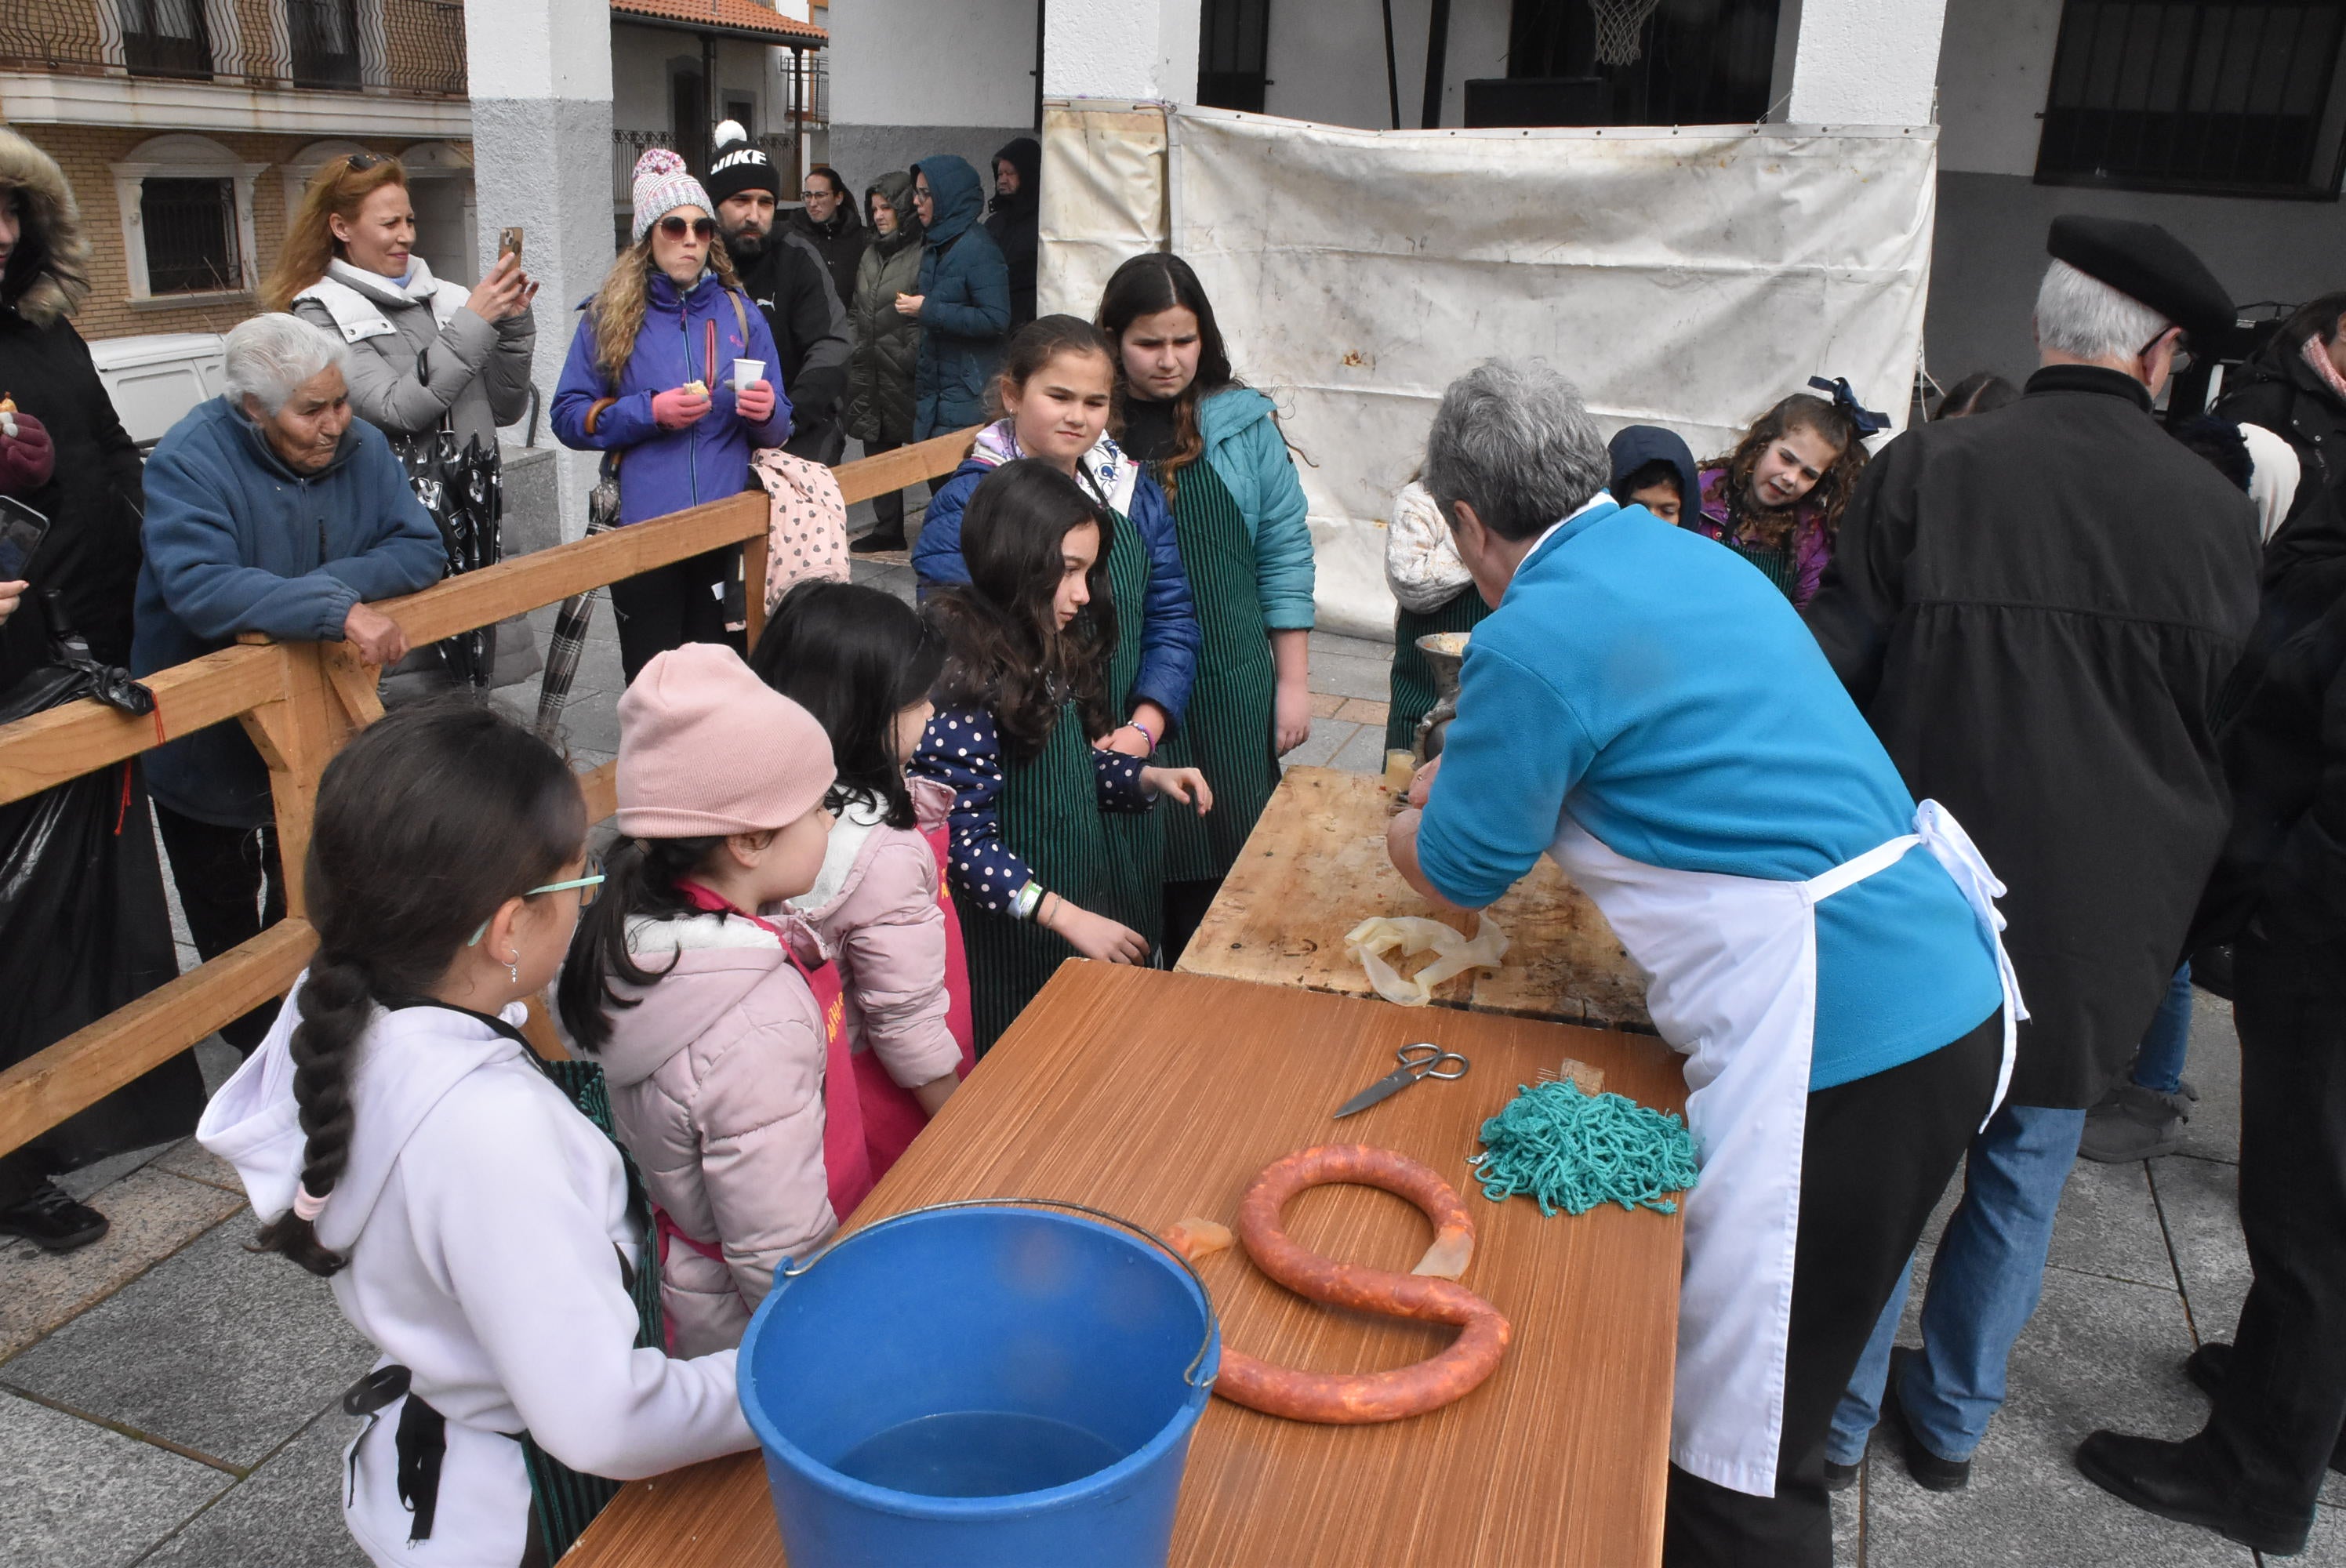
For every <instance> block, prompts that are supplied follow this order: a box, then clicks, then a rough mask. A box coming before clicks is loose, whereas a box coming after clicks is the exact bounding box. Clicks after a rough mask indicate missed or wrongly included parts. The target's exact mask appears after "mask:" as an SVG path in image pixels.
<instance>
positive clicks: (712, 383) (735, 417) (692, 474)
mask: <svg viewBox="0 0 2346 1568" xmlns="http://www.w3.org/2000/svg"><path fill="white" fill-rule="evenodd" d="M635 199H636V214H635V231H634V232H635V242H634V243H633V244H632V245H630V246H629V247H628V248H627V249H625V250H623V251H621V252H620V253H619V256H618V259H617V260H615V261H613V262H612V263H611V270H610V273H609V275H608V276H607V277H606V278H605V279H604V280H603V287H602V288H601V290H598V291H597V293H596V295H595V297H594V298H593V299H592V300H588V301H586V305H585V311H586V314H585V315H584V316H583V317H582V318H581V319H580V321H579V322H578V331H577V333H576V335H575V336H574V337H573V338H572V339H571V341H570V358H569V359H568V361H566V362H565V363H564V365H563V367H562V382H561V384H560V385H559V386H557V387H556V389H555V393H554V433H555V434H556V435H557V436H559V437H561V439H562V443H563V444H564V445H565V446H571V447H577V448H580V449H582V450H586V451H594V452H610V453H616V454H617V455H618V457H619V458H620V463H619V522H620V524H622V525H623V526H624V525H625V524H629V523H640V522H642V521H643V520H644V519H645V518H647V517H658V516H660V515H662V514H666V513H669V512H680V511H682V510H683V509H684V508H686V507H688V506H694V505H698V504H700V503H701V502H704V501H721V500H723V499H724V498H725V497H726V496H729V495H736V494H739V493H740V492H741V491H742V490H743V489H744V488H745V487H746V486H747V485H748V484H749V480H750V451H751V449H752V448H755V447H767V446H780V445H781V444H782V443H783V442H784V441H786V440H788V439H789V437H790V401H789V400H788V399H787V398H785V397H783V396H782V392H781V388H780V379H779V376H778V374H777V372H776V371H775V368H774V365H775V353H774V338H773V333H772V332H771V331H770V330H769V329H768V328H767V326H766V318H765V316H764V314H763V313H762V312H760V311H759V310H758V308H757V306H756V304H755V303H754V302H753V301H751V300H749V299H748V298H747V297H746V296H745V295H744V294H743V293H742V292H741V290H740V287H739V283H738V282H737V281H736V280H735V279H734V275H733V264H732V262H731V261H730V260H728V259H727V257H726V254H725V248H724V247H723V246H721V245H719V244H717V243H716V239H717V221H716V216H715V213H716V209H715V207H714V205H713V204H712V203H711V202H710V201H709V192H708V191H707V190H706V189H704V188H702V187H701V184H700V182H699V180H697V179H695V178H692V176H691V175H690V174H689V173H688V172H687V171H686V169H685V167H684V160H683V159H682V158H678V156H677V155H676V154H675V153H673V152H671V151H669V150H668V148H658V147H656V148H652V149H651V150H650V151H649V152H647V153H645V154H644V156H643V157H642V158H639V159H637V163H636V172H635ZM752 362H754V364H755V366H756V370H755V372H751V371H750V364H751V363H752ZM737 365H739V366H740V367H741V376H740V380H739V382H737V381H736V370H735V367H736V366H737ZM740 558H741V552H740V547H739V545H729V546H728V547H726V548H724V549H721V550H711V551H710V552H709V553H708V554H707V555H695V556H694V557H692V558H691V559H690V560H688V561H678V562H677V563H675V564H674V565H668V566H663V567H660V568H658V570H656V571H651V572H646V573H643V574H641V575H637V576H634V577H629V578H627V580H626V581H624V582H619V583H614V584H613V585H611V605H612V607H613V609H615V610H616V611H617V614H618V620H619V659H620V663H621V664H622V665H623V666H624V667H626V670H627V678H628V679H629V680H633V679H635V677H636V672H637V671H638V670H640V669H642V668H643V667H644V666H645V665H647V664H648V663H650V662H651V659H652V657H653V656H654V655H656V654H659V653H664V652H666V651H667V650H668V649H669V648H673V647H680V646H682V645H683V644H685V643H688V642H724V643H733V644H734V645H735V647H736V650H737V651H739V642H738V640H737V639H736V637H735V636H732V635H730V634H729V633H728V632H727V631H726V629H725V614H724V610H723V606H722V602H721V599H720V595H721V593H722V591H723V590H724V588H725V586H726V585H728V584H729V583H730V582H732V581H733V580H734V579H735V577H736V576H737V575H738V573H739V562H740Z"/></svg>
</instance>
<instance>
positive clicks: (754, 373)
mask: <svg viewBox="0 0 2346 1568" xmlns="http://www.w3.org/2000/svg"><path fill="white" fill-rule="evenodd" d="M765 379H766V361H763V360H735V361H733V390H734V391H735V392H747V391H748V390H749V389H750V386H751V385H753V384H754V383H756V382H761V381H764V380H765Z"/></svg>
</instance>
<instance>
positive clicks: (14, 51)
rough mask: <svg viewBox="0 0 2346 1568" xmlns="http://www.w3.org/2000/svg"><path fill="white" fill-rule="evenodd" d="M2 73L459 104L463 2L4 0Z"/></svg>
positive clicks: (462, 81)
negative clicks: (192, 83) (209, 84)
mask: <svg viewBox="0 0 2346 1568" xmlns="http://www.w3.org/2000/svg"><path fill="white" fill-rule="evenodd" d="M378 16H379V17H380V21H379V22H378V20H377V17H378ZM0 70H16V71H51V72H57V73H61V74H65V75H69V76H123V77H141V78H146V77H155V78H162V79H168V80H177V81H199V82H219V83H224V84H226V85H229V86H231V87H257V88H269V89H277V88H288V87H291V88H301V89H304V90H311V91H323V92H345V93H348V92H382V93H394V94H398V95H400V96H403V97H448V98H461V97H464V95H465V76H464V5H463V4H462V0H379V4H377V5H361V4H360V3H359V0H0Z"/></svg>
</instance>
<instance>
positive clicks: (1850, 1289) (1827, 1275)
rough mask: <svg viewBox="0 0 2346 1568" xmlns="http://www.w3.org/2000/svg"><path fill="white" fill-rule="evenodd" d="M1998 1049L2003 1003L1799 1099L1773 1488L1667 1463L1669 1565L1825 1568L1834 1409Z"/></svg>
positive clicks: (1981, 1114) (1979, 1113)
mask: <svg viewBox="0 0 2346 1568" xmlns="http://www.w3.org/2000/svg"><path fill="white" fill-rule="evenodd" d="M2003 1060H2004V1013H2003V1012H2002V1010H2001V1009H1999V1010H1998V1011H1997V1012H1995V1013H1992V1014H1990V1015H1989V1017H1988V1020H1987V1022H1986V1023H1983V1024H1981V1025H1980V1026H1979V1027H1978V1028H1976V1029H1974V1030H1973V1031H1972V1032H1971V1033H1968V1034H1965V1035H1964V1037H1963V1038H1962V1039H1960V1040H1957V1041H1956V1042H1954V1043H1953V1044H1951V1045H1947V1046H1944V1047H1943V1048H1941V1049H1939V1050H1937V1051H1933V1053H1931V1054H1929V1055H1927V1056H1922V1057H1917V1058H1916V1059H1915V1060H1913V1061H1912V1062H1908V1063H1906V1064H1903V1065H1902V1066H1897V1067H1892V1068H1891V1069H1890V1070H1889V1071H1888V1072H1886V1073H1876V1074H1873V1076H1872V1077H1870V1078H1860V1079H1858V1080H1857V1081H1856V1082H1855V1083H1851V1084H1839V1085H1837V1086H1835V1087H1833V1088H1831V1089H1820V1090H1818V1091H1817V1092H1816V1093H1815V1094H1812V1095H1810V1096H1809V1109H1808V1129H1807V1132H1806V1135H1805V1136H1804V1137H1803V1139H1802V1142H1801V1147H1800V1238H1799V1241H1798V1242H1797V1243H1796V1244H1795V1247H1794V1250H1793V1261H1792V1313H1791V1329H1790V1342H1789V1344H1788V1345H1787V1347H1786V1352H1785V1358H1784V1429H1783V1435H1782V1438H1781V1440H1780V1443H1779V1445H1778V1449H1777V1458H1776V1495H1775V1496H1774V1497H1772V1498H1770V1497H1752V1496H1749V1495H1748V1494H1746V1493H1743V1492H1731V1491H1729V1490H1728V1489H1727V1488H1726V1487H1723V1486H1720V1485H1719V1484H1717V1483H1716V1482H1713V1481H1705V1480H1703V1479H1702V1478H1700V1477H1699V1476H1695V1475H1690V1474H1688V1472H1687V1471H1682V1470H1680V1469H1678V1466H1676V1465H1672V1466H1671V1467H1670V1488H1669V1501H1668V1509H1667V1512H1666V1513H1665V1516H1664V1523H1663V1528H1662V1562H1663V1563H1664V1565H1665V1568H1831V1563H1832V1507H1831V1503H1830V1502H1829V1501H1828V1500H1827V1497H1826V1493H1825V1436H1826V1433H1827V1431H1829V1430H1830V1428H1831V1424H1832V1413H1833V1407H1834V1406H1835V1405H1837V1404H1839V1403H1840V1402H1841V1390H1844V1389H1846V1388H1848V1387H1849V1379H1850V1374H1851V1372H1854V1371H1855V1370H1857V1358H1858V1356H1859V1354H1860V1353H1861V1352H1862V1351H1863V1350H1864V1349H1865V1342H1866V1340H1867V1339H1869V1338H1871V1337H1872V1333H1873V1325H1874V1322H1875V1320H1876V1319H1879V1318H1880V1317H1881V1316H1882V1305H1883V1303H1885V1302H1887V1301H1888V1300H1889V1299H1890V1290H1891V1288H1892V1286H1894V1285H1896V1284H1897V1283H1898V1274H1899V1271H1900V1270H1901V1269H1902V1268H1905V1267H1906V1259H1907V1258H1908V1257H1910V1256H1912V1255H1913V1251H1914V1244H1915V1243H1916V1242H1917V1241H1918V1240H1920V1239H1921V1238H1922V1235H1923V1226H1924V1225H1926V1224H1928V1223H1929V1221H1930V1218H1931V1208H1932V1206H1933V1205H1934V1204H1936V1203H1937V1202H1938V1201H1939V1195H1940V1194H1942V1193H1943V1192H1944V1191H1946V1188H1947V1183H1948V1182H1949V1181H1950V1180H1952V1179H1953V1176H1954V1174H1955V1166H1956V1163H1957V1162H1958V1161H1960V1160H1961V1159H1962V1158H1963V1154H1964V1147H1965V1146H1966V1145H1968V1144H1969V1143H1970V1142H1971V1137H1972V1135H1973V1134H1974V1133H1975V1132H1977V1131H1978V1130H1979V1125H1980V1123H1981V1121H1982V1120H1984V1118H1985V1117H1986V1115H1987V1108H1988V1101H1989V1099H1990V1098H1991V1097H1992V1096H1993V1095H1994V1093H1995V1079H1996V1072H1997V1069H1998V1067H1999V1066H2000V1065H2001V1064H2002V1063H2003Z"/></svg>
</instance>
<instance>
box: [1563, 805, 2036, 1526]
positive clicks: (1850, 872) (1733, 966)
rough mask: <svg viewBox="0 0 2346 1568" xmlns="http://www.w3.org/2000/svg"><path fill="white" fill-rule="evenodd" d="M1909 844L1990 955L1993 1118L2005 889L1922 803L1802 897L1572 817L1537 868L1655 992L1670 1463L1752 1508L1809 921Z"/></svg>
mask: <svg viewBox="0 0 2346 1568" xmlns="http://www.w3.org/2000/svg"><path fill="white" fill-rule="evenodd" d="M1917 844H1922V845H1923V846H1925V847H1927V848H1928V849H1929V850H1930V851H1931V853H1932V854H1933V856H1934V857H1936V858H1937V860H1939V862H1940V864H1942V865H1943V866H1945V867H1946V869H1947V871H1948V872H1949V874H1951V875H1952V876H1953V878H1954V880H1955V885H1956V886H1957V887H1959V888H1961V889H1962V890H1963V892H1964V898H1965V899H1966V900H1967V901H1969V902H1970V904H1971V906H1972V909H1973V911H1974V913H1976V914H1977V915H1978V916H1979V919H1980V921H1981V923H1982V926H1983V928H1984V930H1985V931H1987V932H1989V933H1990V935H1991V937H1992V938H1994V947H1995V955H1996V968H1997V970H1998V972H1999V973H2000V974H2001V977H2002V979H2003V983H2004V1066H2003V1069H2002V1070H2001V1071H2000V1072H1999V1073H1998V1074H1997V1076H1996V1085H1995V1098H1994V1101H1993V1102H1991V1104H1990V1108H1989V1109H1990V1115H1993V1114H1994V1106H1995V1105H2001V1104H2002V1103H2003V1100H2004V1089H2005V1087H2006V1086H2007V1085H2008V1084H2010V1083H2011V1081H2012V1058H2013V1044H2014V1026H2015V1024H2016V1023H2017V1022H2018V1021H2019V1020H2020V1019H2022V1018H2025V1017H2026V1016H2027V1013H2026V1012H2025V1010H2024V1009H2023V1008H2022V1006H2021V1002H2020V992H2019V988H2018V986H2017V984H2016V983H2015V980H2014V978H2013V972H2012V963H2011V961H2010V960H2009V959H2007V958H2006V957H2005V956H2004V942H2003V940H2002V939H2001V938H2000V937H1994V933H1995V932H2000V931H2002V930H2003V929H2004V919H2003V917H2002V916H2001V915H1999V914H1997V913H1996V912H1995V904H1994V900H1995V898H1996V897H1997V896H1998V895H2000V894H2001V893H2003V891H2004V884H2003V883H2001V882H1999V881H1996V880H1995V877H1994V873H1993V872H1991V871H1989V870H1988V868H1987V865H1986V862H1985V861H1984V860H1982V859H1981V858H1980V854H1979V851H1978V850H1977V849H1975V848H1974V846H1973V844H1972V841H1971V839H1970V838H1969V837H1968V836H1967V835H1966V834H1965V833H1964V830H1963V828H1962V826H1961V825H1960V824H1958V823H1957V822H1956V821H1955V820H1954V819H1953V817H1951V816H1949V815H1948V814H1947V813H1946V812H1945V811H1944V810H1943V809H1940V807H1939V805H1938V803H1937V802H1936V801H1933V800H1925V801H1923V804H1922V805H1921V806H1920V807H1918V808H1917V809H1916V810H1915V812H1914V831H1913V833H1912V834H1910V835H1908V836H1906V837H1903V838H1898V839H1892V840H1890V841H1889V842H1888V843H1886V844H1882V845H1880V846H1878V847H1877V848H1874V849H1872V850H1867V851H1866V852H1865V853H1864V854H1862V855H1860V856H1858V857H1857V858H1856V859H1855V860H1850V861H1848V862H1846V863H1845V864H1842V865H1840V866H1836V867H1834V868H1833V869H1832V870H1831V871H1827V872H1825V873H1824V875H1822V876H1821V877H1816V878H1813V879H1811V880H1810V881H1804V882H1779V881H1766V880H1763V879H1761V878H1758V877H1739V876H1731V875H1728V874H1725V873H1722V872H1713V871H1666V870H1664V869H1662V868H1660V867H1658V866H1649V865H1645V864H1642V863H1640V862H1638V861H1637V860H1628V859H1627V858H1625V857H1623V856H1621V855H1617V854H1616V853H1614V852H1613V851H1612V850H1609V849H1607V848H1606V847H1605V846H1604V845H1603V844H1602V843H1599V842H1598V841H1597V840H1596V837H1595V836H1594V835H1592V834H1591V833H1589V831H1588V830H1586V829H1585V828H1583V827H1582V826H1581V825H1580V824H1579V823H1578V822H1576V821H1575V820H1573V818H1572V817H1571V815H1570V814H1569V813H1568V812H1567V813H1566V816H1565V818H1564V821H1563V826H1562V829H1561V830H1560V831H1559V832H1558V833H1557V835H1556V842H1555V843H1554V844H1553V845H1552V846H1550V848H1549V850H1548V853H1549V854H1551V855H1552V856H1554V857H1555V859H1556V863H1557V864H1558V865H1560V866H1562V867H1563V868H1564V870H1565V872H1566V874H1567V875H1568V876H1570V877H1571V878H1572V880H1573V881H1574V882H1575V883H1576V884H1577V885H1578V886H1579V887H1580V888H1581V890H1582V891H1585V892H1586V893H1587V894H1588V896H1589V897H1590V898H1592V899H1594V900H1595V901H1596V907H1597V908H1599V909H1601V910H1603V911H1605V918H1606V919H1607V921H1611V922H1612V925H1613V930H1614V932H1615V933H1616V934H1617V935H1618V936H1619V937H1620V939H1621V944H1622V946H1624V947H1625V948H1627V950H1628V952H1629V956H1630V958H1631V959H1632V960H1634V961H1635V962H1637V965H1638V967H1639V968H1641V969H1643V970H1644V971H1645V972H1647V975H1649V976H1650V977H1651V983H1650V988H1649V990H1648V991H1647V998H1646V1004H1647V1010H1648V1011H1649V1012H1650V1013H1652V1014H1653V1019H1654V1027H1655V1028H1656V1030H1657V1031H1658V1032H1659V1033H1660V1034H1661V1036H1662V1038H1663V1039H1664V1040H1665V1041H1667V1042H1668V1044H1669V1045H1670V1046H1671V1047H1672V1048H1673V1049H1674V1050H1677V1051H1679V1052H1682V1053H1684V1054H1686V1056H1687V1058H1688V1060H1687V1064H1686V1081H1687V1090H1688V1094H1687V1125H1688V1130H1689V1131H1690V1132H1691V1133H1692V1134H1693V1135H1694V1144H1695V1157H1696V1160H1697V1162H1698V1165H1699V1166H1700V1168H1701V1171H1702V1180H1701V1183H1700V1185H1699V1186H1697V1187H1696V1188H1695V1190H1694V1191H1693V1192H1692V1193H1690V1194H1688V1196H1687V1200H1686V1265H1685V1272H1684V1276H1683V1282H1682V1284H1681V1286H1680V1289H1679V1295H1678V1376H1677V1382H1676V1386H1675V1390H1674V1393H1673V1397H1672V1400H1671V1409H1670V1458H1671V1459H1672V1460H1673V1461H1676V1463H1677V1464H1678V1466H1679V1468H1681V1469H1683V1470H1686V1471H1690V1472H1692V1473H1693V1474H1696V1475H1698V1476H1701V1477H1703V1478H1704V1479H1705V1480H1707V1481H1716V1482H1717V1483H1719V1485H1721V1486H1724V1487H1728V1488H1729V1489H1731V1490H1733V1491H1736V1492H1746V1493H1749V1494H1750V1495H1751V1496H1754V1497H1773V1496H1774V1495H1775V1494H1776V1469H1777V1449H1778V1447H1779V1444H1780V1440H1781V1438H1782V1435H1783V1427H1784V1357H1785V1351H1786V1346H1787V1343H1788V1340H1789V1335H1790V1324H1791V1313H1792V1259H1793V1249H1794V1245H1795V1242H1796V1240H1797V1238H1798V1234H1799V1227H1800V1140H1801V1136H1802V1134H1803V1132H1804V1130H1805V1127H1806V1124H1807V1119H1808V1100H1809V1058H1810V1052H1811V1044H1812V1036H1813V1034H1814V1032H1815V1026H1816V1014H1817V925H1816V906H1817V904H1818V903H1820V902H1821V901H1823V900H1825V899H1829V898H1831V897H1832V895H1833V894H1835V893H1837V892H1840V891H1841V890H1842V889H1844V888H1848V887H1851V886H1854V885H1855V884H1856V883H1858V882H1861V881H1864V880H1865V879H1866V878H1868V877H1870V876H1872V875H1873V874H1874V873H1875V872H1877V871H1882V870H1883V869H1885V868H1887V867H1889V866H1891V865H1893V864H1895V863H1896V862H1897V861H1898V860H1899V859H1900V858H1901V857H1902V856H1903V855H1904V854H1905V853H1906V851H1907V850H1911V849H1913V847H1914V846H1915V845H1917Z"/></svg>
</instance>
